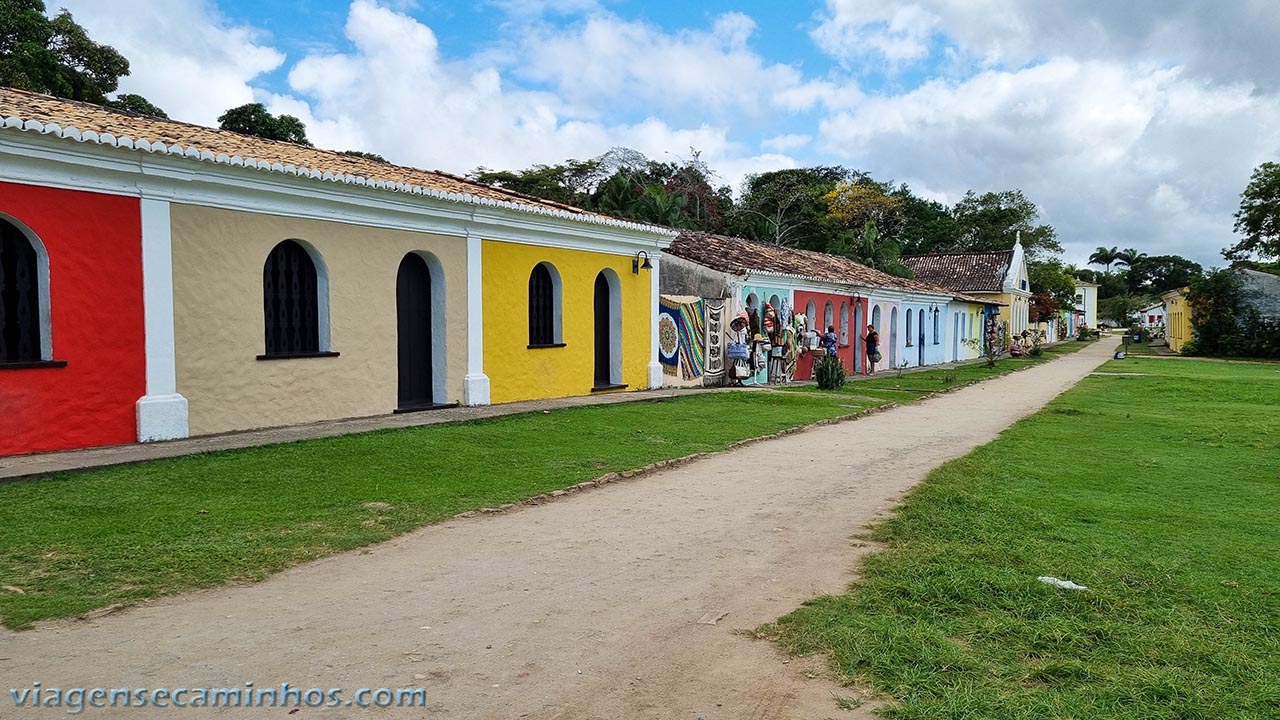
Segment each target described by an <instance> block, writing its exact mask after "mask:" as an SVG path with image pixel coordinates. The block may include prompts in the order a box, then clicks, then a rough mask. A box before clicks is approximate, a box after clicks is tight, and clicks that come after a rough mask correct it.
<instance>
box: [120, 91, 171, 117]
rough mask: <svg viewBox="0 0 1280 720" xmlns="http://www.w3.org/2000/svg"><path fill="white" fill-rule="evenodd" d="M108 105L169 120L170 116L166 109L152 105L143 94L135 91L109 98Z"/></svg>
mask: <svg viewBox="0 0 1280 720" xmlns="http://www.w3.org/2000/svg"><path fill="white" fill-rule="evenodd" d="M106 106H107V107H109V108H115V109H116V110H124V111H126V112H131V113H137V114H138V115H146V116H148V117H154V118H162V119H164V120H168V119H169V116H168V115H167V114H166V113H165V111H163V110H161V109H160V108H158V107H156V106H155V105H152V104H151V102H150V101H148V100H147V99H146V98H144V97H142V96H141V95H134V94H133V93H121V94H120V95H117V96H116V98H115V99H114V100H108V101H107V102H106Z"/></svg>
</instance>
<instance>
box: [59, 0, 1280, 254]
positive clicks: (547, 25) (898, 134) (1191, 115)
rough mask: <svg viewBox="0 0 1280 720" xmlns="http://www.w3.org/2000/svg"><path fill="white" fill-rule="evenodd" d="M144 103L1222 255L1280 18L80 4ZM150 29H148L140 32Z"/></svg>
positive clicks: (1242, 14)
mask: <svg viewBox="0 0 1280 720" xmlns="http://www.w3.org/2000/svg"><path fill="white" fill-rule="evenodd" d="M54 5H55V6H56V5H66V6H67V7H68V8H69V9H70V10H71V11H72V12H73V13H75V15H76V17H77V19H78V20H79V21H80V22H81V23H82V24H84V25H85V26H86V27H87V28H88V29H89V31H90V33H91V35H92V36H93V37H94V38H96V39H99V40H102V41H105V42H108V43H110V44H112V45H114V46H115V47H117V48H119V49H120V50H121V51H122V52H124V53H125V55H126V56H127V57H129V58H130V60H131V62H132V69H133V72H132V74H131V76H130V77H128V78H126V79H125V80H124V82H122V87H121V89H122V91H125V92H137V93H140V94H142V95H145V96H146V97H148V98H150V99H151V100H152V101H153V102H155V103H157V104H158V105H160V106H161V107H163V108H165V109H166V110H167V111H168V112H169V113H170V115H172V116H173V117H175V118H178V119H181V120H186V121H190V122H198V123H206V124H213V123H215V118H216V117H217V115H218V114H220V112H221V111H222V110H225V109H227V108H229V107H234V106H236V105H239V104H243V103H245V102H251V101H258V102H263V103H265V104H266V105H267V106H268V107H269V108H270V109H271V110H272V111H273V112H287V113H289V114H293V115H296V116H298V117H300V118H301V119H303V121H304V122H305V123H306V124H307V128H308V135H309V136H310V137H311V139H312V140H313V141H315V142H316V144H318V145H321V146H323V147H331V148H335V149H349V148H350V149H363V150H369V151H373V152H378V153H380V154H382V155H384V156H386V157H388V158H389V159H391V160H393V161H396V162H400V163H405V164H411V165H417V166H421V167H429V168H437V169H442V170H448V171H452V172H459V173H464V172H467V171H468V170H470V169H472V168H474V167H477V166H481V165H483V166H487V167H493V168H521V167H527V166H529V165H531V164H534V163H554V162H558V161H561V160H564V159H566V158H570V157H573V158H588V157H593V156H596V155H599V154H601V153H603V152H605V151H607V150H609V149H610V148H611V147H614V146H627V147H632V148H635V149H638V150H640V151H642V152H644V153H646V154H647V155H649V156H650V157H654V158H664V157H669V156H670V155H674V156H687V155H688V154H689V152H690V149H691V148H696V149H697V150H698V151H700V152H701V153H702V157H703V159H704V160H706V161H707V162H708V163H709V164H710V165H711V167H712V168H713V169H715V170H716V171H717V172H718V173H719V174H720V177H721V179H722V181H723V182H725V183H726V184H729V185H731V186H733V187H737V186H738V185H739V184H740V183H741V181H742V179H743V178H744V177H745V176H746V175H748V174H750V173H753V172H763V171H768V170H774V169H779V168H785V167H797V166H803V165H813V164H843V165H846V166H850V167H854V168H858V169H860V170H864V171H869V172H871V173H872V174H873V175H874V176H875V177H877V178H879V179H883V180H896V181H899V182H906V183H908V184H910V185H911V186H912V187H913V188H914V189H916V190H917V191H918V192H920V193H922V194H924V195H926V196H927V197H931V198H934V199H938V200H941V201H943V202H946V203H954V202H955V201H956V200H958V199H959V198H960V197H961V196H963V194H964V192H965V191H966V190H970V189H972V190H976V191H979V192H982V191H987V190H1004V189H1011V188H1020V189H1022V190H1023V191H1024V192H1025V193H1026V194H1027V195H1028V196H1029V197H1030V198H1031V199H1032V200H1034V201H1035V202H1036V203H1037V204H1038V205H1039V206H1040V208H1041V210H1042V216H1043V219H1044V220H1045V221H1047V222H1049V223H1051V224H1053V225H1054V227H1055V228H1057V229H1058V231H1059V236H1060V239H1061V240H1062V241H1063V243H1064V245H1065V246H1066V248H1067V252H1066V253H1065V257H1064V259H1066V260H1068V261H1071V262H1080V263H1082V262H1083V261H1084V259H1085V257H1086V256H1087V255H1088V252H1089V251H1090V250H1091V249H1092V248H1093V247H1095V246H1097V245H1108V246H1110V245H1118V246H1120V247H1136V248H1137V249H1139V250H1141V251H1145V252H1147V253H1149V254H1163V253H1180V254H1183V255H1186V256H1188V257H1192V258H1193V259H1195V260H1197V261H1200V262H1202V263H1205V264H1220V263H1221V259H1220V256H1219V254H1218V251H1219V250H1220V249H1221V248H1222V247H1223V246H1225V245H1227V244H1230V243H1231V242H1232V241H1233V236H1232V231H1231V224H1232V220H1231V215H1232V213H1233V212H1234V210H1235V208H1236V205H1237V204H1238V202H1239V197H1238V196H1239V192H1240V190H1241V189H1243V187H1244V185H1245V183H1246V182H1247V180H1248V176H1249V172H1250V170H1251V169H1252V168H1253V167H1254V166H1256V165H1257V164H1259V163H1261V162H1263V161H1266V160H1275V159H1277V156H1278V155H1280V74H1278V72H1280V71H1278V70H1277V68H1280V43H1275V42H1274V38H1275V37H1277V36H1280V4H1276V3H1261V2H1246V1H1244V0H1241V1H1239V2H1234V1H1233V2H1224V3H1203V2H1199V1H1198V0H1159V1H1157V0H1135V1H1134V2H1125V3H1113V2H1111V1H1110V0H1077V1H1076V2H1073V3H1045V2H1038V1H1037V0H905V1H890V0H826V1H825V2H814V3H808V4H800V3H778V2H768V3H765V2H759V3H743V2H726V1H723V0H721V1H717V2H702V3H688V2H684V3H681V2H672V1H670V0H653V1H650V2H631V1H627V0H489V1H487V2H477V3H453V2H443V1H442V0H324V1H322V2H320V1H316V2H309V1H304V0H276V1H274V2H261V1H260V0H259V1H257V2H251V1H250V0H167V2H166V3H164V5H163V7H164V12H156V8H157V7H159V6H157V5H156V4H155V3H154V2H151V1H150V0H64V1H63V2H60V3H56V4H54ZM141 18H145V20H140V19H141Z"/></svg>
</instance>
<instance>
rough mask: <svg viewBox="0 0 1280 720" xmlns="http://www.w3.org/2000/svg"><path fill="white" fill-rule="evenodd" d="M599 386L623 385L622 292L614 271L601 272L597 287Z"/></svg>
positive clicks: (602, 387) (598, 276) (596, 374)
mask: <svg viewBox="0 0 1280 720" xmlns="http://www.w3.org/2000/svg"><path fill="white" fill-rule="evenodd" d="M594 381H595V384H594V388H595V389H597V390H601V389H613V388H622V387H626V386H625V385H623V384H622V290H621V286H620V285H619V283H618V276H617V275H616V274H614V273H613V271H612V270H609V269H605V270H601V271H600V274H599V275H596V286H595V378H594Z"/></svg>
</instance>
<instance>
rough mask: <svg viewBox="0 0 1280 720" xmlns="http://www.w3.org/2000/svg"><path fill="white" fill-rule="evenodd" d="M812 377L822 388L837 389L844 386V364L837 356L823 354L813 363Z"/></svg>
mask: <svg viewBox="0 0 1280 720" xmlns="http://www.w3.org/2000/svg"><path fill="white" fill-rule="evenodd" d="M813 377H814V379H815V380H817V381H818V387H819V388H821V389H823V390H839V389H840V388H842V387H844V365H843V364H841V362H840V358H839V356H836V355H825V356H823V358H822V359H821V360H819V361H818V362H816V363H814V366H813Z"/></svg>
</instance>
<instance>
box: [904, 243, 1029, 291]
mask: <svg viewBox="0 0 1280 720" xmlns="http://www.w3.org/2000/svg"><path fill="white" fill-rule="evenodd" d="M901 259H902V264H903V265H906V266H907V267H909V268H911V269H912V270H913V271H914V272H915V274H916V279H917V280H923V281H925V282H929V283H933V284H935V285H941V286H942V287H945V288H951V289H952V290H957V291H960V292H1000V291H1001V290H1002V289H1003V288H1004V279H1005V277H1007V276H1008V274H1009V265H1010V264H1011V263H1012V262H1013V251H1012V250H997V251H994V252H972V253H937V254H934V255H905V256H903V257H902V258H901Z"/></svg>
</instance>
